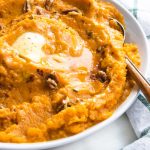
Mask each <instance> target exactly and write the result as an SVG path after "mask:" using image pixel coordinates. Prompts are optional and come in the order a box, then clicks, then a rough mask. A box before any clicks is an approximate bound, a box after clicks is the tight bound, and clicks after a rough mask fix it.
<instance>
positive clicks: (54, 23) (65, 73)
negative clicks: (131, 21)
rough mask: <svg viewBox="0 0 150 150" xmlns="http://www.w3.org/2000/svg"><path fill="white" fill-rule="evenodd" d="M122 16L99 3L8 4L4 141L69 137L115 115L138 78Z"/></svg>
mask: <svg viewBox="0 0 150 150" xmlns="http://www.w3.org/2000/svg"><path fill="white" fill-rule="evenodd" d="M110 18H115V19H117V20H118V21H120V22H121V23H122V24H124V20H123V16H122V14H121V13H120V12H119V11H118V10H117V9H116V8H115V7H114V6H113V5H112V4H110V3H107V2H105V1H99V0H71V1H70V0H26V1H25V0H7V1H5V0H0V142H15V143H23V142H39V141H49V140H54V139H59V138H63V137H68V136H71V135H74V134H77V133H79V132H82V131H83V130H85V129H87V128H89V127H91V126H93V125H94V124H96V123H99V122H101V121H103V120H105V119H107V118H108V117H110V116H111V115H112V113H113V112H114V111H115V109H116V108H117V107H118V105H119V104H120V103H121V102H123V101H124V100H125V98H126V97H127V96H128V95H129V93H130V89H131V88H132V86H133V81H132V80H131V78H130V76H129V75H128V74H127V70H126V63H125V55H128V56H129V57H130V58H131V59H132V61H133V62H134V63H135V64H136V65H139V64H140V61H139V54H138V50H137V47H136V45H134V44H123V35H122V33H121V31H120V29H119V27H118V26H117V24H115V22H112V20H110Z"/></svg>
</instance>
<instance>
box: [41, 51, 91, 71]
mask: <svg viewBox="0 0 150 150" xmlns="http://www.w3.org/2000/svg"><path fill="white" fill-rule="evenodd" d="M43 62H44V64H47V65H48V66H49V67H50V68H51V69H53V70H57V71H62V72H65V71H79V70H85V71H90V70H91V69H92V67H93V55H92V52H91V51H90V50H89V49H87V48H84V49H83V51H82V53H81V54H80V56H78V57H72V56H68V55H67V54H62V53H59V54H54V55H50V56H48V57H47V58H46V59H43Z"/></svg>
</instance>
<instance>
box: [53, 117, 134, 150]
mask: <svg viewBox="0 0 150 150" xmlns="http://www.w3.org/2000/svg"><path fill="white" fill-rule="evenodd" d="M135 140H136V136H135V134H134V131H133V130H132V127H131V125H130V123H129V121H128V118H127V117H126V115H123V116H122V117H120V118H119V119H118V120H117V121H115V122H114V123H112V124H110V125H109V126H107V127H105V128H103V129H102V130H100V131H98V132H97V133H94V134H92V135H91V136H89V137H87V138H85V139H82V140H80V141H78V142H75V143H72V144H69V145H66V146H63V147H59V148H53V149H51V150H120V149H121V148H123V147H124V146H126V145H128V144H130V143H132V142H133V141H135Z"/></svg>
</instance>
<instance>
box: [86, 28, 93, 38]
mask: <svg viewBox="0 0 150 150" xmlns="http://www.w3.org/2000/svg"><path fill="white" fill-rule="evenodd" d="M85 32H86V35H87V37H88V39H91V38H93V32H92V31H87V30H86V31H85Z"/></svg>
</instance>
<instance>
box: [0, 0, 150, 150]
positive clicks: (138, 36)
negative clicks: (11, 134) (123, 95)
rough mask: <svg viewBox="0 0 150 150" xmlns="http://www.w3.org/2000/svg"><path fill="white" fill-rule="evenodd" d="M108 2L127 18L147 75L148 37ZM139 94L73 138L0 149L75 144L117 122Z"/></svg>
mask: <svg viewBox="0 0 150 150" xmlns="http://www.w3.org/2000/svg"><path fill="white" fill-rule="evenodd" d="M107 1H108V2H111V3H113V4H114V5H115V6H116V7H117V8H118V9H119V10H120V12H121V13H122V14H123V15H124V17H125V22H126V27H127V31H126V42H132V43H136V44H137V45H138V48H139V52H140V56H141V60H142V65H141V68H140V70H141V71H142V73H143V74H144V75H146V74H147V72H148V57H149V56H150V54H149V52H148V47H147V42H146V36H145V34H144V33H143V30H142V29H141V27H140V25H139V24H138V23H137V22H136V20H135V19H134V17H132V16H131V15H130V14H129V12H128V11H127V10H126V9H124V8H123V6H121V5H120V4H118V3H117V2H115V1H113V0H107ZM149 59H150V58H149ZM137 93H138V89H137V87H134V89H133V90H132V92H131V94H130V95H129V96H128V98H127V99H126V101H125V102H124V103H122V105H121V106H120V107H119V108H118V109H117V110H116V111H115V113H114V114H113V115H112V117H110V118H109V119H107V120H105V121H103V122H101V123H99V124H97V125H95V126H93V127H91V128H89V129H87V130H86V131H84V132H82V133H80V134H78V135H74V136H72V137H68V138H64V139H60V140H55V141H50V142H43V143H33V144H8V143H7V144H5V143H0V149H15V150H16V149H19V150H21V149H30V150H31V149H46V148H52V147H57V146H61V145H64V144H67V143H71V142H74V141H76V140H79V139H81V138H83V137H86V136H88V135H90V134H91V133H93V132H96V131H97V130H99V129H101V128H103V127H104V126H106V125H108V124H110V123H111V122H113V121H114V120H116V119H117V118H118V117H120V116H121V115H122V114H123V113H124V112H125V111H126V110H127V109H128V108H129V107H130V106H131V105H132V104H133V102H134V101H135V99H136V95H137Z"/></svg>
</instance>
